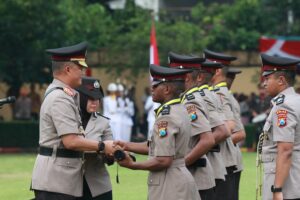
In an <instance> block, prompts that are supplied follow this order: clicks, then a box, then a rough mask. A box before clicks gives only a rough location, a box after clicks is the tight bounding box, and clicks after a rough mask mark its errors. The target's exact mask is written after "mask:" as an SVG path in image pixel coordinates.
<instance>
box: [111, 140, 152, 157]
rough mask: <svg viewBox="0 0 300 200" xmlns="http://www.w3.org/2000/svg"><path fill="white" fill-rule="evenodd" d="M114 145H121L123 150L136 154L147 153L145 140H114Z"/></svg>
mask: <svg viewBox="0 0 300 200" xmlns="http://www.w3.org/2000/svg"><path fill="white" fill-rule="evenodd" d="M113 145H114V147H117V146H119V147H121V148H122V149H123V150H124V151H130V152H133V153H137V154H142V155H148V151H149V148H148V145H147V142H141V143H137V142H125V141H120V140H117V141H114V143H113Z"/></svg>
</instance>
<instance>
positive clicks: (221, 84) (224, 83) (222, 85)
mask: <svg viewBox="0 0 300 200" xmlns="http://www.w3.org/2000/svg"><path fill="white" fill-rule="evenodd" d="M214 87H227V83H226V82H225V81H222V82H220V83H218V84H216V85H215V86H214Z"/></svg>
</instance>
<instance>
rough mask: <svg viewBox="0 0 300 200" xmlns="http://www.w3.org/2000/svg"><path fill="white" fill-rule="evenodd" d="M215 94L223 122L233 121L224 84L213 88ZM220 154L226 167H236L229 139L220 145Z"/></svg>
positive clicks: (228, 96)
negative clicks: (222, 115)
mask: <svg viewBox="0 0 300 200" xmlns="http://www.w3.org/2000/svg"><path fill="white" fill-rule="evenodd" d="M214 91H215V94H216V96H217V99H218V101H219V103H220V105H221V109H222V113H223V114H224V120H225V121H234V116H233V106H232V104H231V101H230V95H231V94H230V93H229V91H228V88H227V85H226V83H225V82H221V83H219V84H217V85H216V86H215V87H214ZM220 147H221V154H222V157H223V161H224V163H225V166H226V167H233V166H236V165H237V160H236V159H237V158H236V150H235V147H234V144H233V142H232V139H231V137H228V138H227V139H226V141H225V142H222V143H221V144H220Z"/></svg>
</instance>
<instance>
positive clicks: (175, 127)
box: [148, 99, 200, 200]
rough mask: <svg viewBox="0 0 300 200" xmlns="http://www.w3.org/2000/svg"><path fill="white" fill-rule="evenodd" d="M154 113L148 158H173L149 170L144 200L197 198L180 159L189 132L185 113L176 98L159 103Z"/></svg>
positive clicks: (182, 157)
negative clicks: (170, 162)
mask: <svg viewBox="0 0 300 200" xmlns="http://www.w3.org/2000/svg"><path fill="white" fill-rule="evenodd" d="M174 101H175V102H174ZM156 113H157V114H156V120H155V123H154V127H153V134H152V136H151V139H150V140H149V159H151V158H153V157H159V156H171V157H173V158H174V160H173V162H172V165H171V166H170V167H168V168H167V169H163V170H159V171H150V173H149V177H148V189H149V191H148V199H149V200H166V199H174V200H187V199H189V200H199V199H200V196H199V193H198V191H197V187H196V183H195V181H194V179H193V176H192V175H191V173H190V172H189V171H188V169H187V168H186V166H185V161H184V156H185V155H186V153H187V151H188V142H189V139H190V131H191V127H190V122H189V118H188V115H187V112H186V110H185V108H184V107H183V106H182V105H181V104H180V99H177V100H173V101H169V102H167V103H166V104H164V105H162V106H161V107H159V108H158V110H157V112H156Z"/></svg>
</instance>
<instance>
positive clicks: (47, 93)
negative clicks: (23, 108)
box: [44, 87, 64, 99]
mask: <svg viewBox="0 0 300 200" xmlns="http://www.w3.org/2000/svg"><path fill="white" fill-rule="evenodd" d="M54 90H64V88H62V87H54V88H51V89H50V90H48V91H47V92H46V93H45V95H44V99H45V98H46V97H47V96H48V95H49V94H50V93H51V92H53V91H54Z"/></svg>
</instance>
